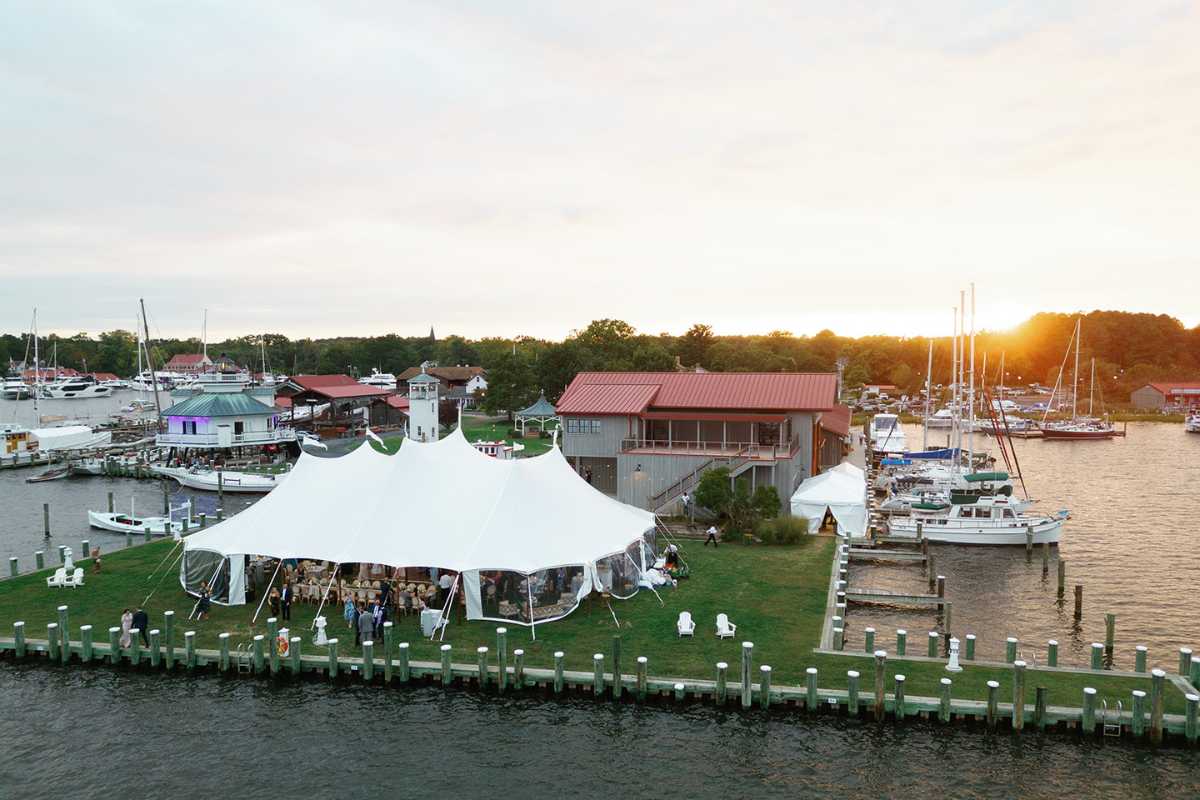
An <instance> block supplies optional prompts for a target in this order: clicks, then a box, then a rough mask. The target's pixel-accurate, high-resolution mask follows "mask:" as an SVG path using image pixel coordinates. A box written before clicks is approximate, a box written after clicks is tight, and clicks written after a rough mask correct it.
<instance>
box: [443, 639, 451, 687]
mask: <svg viewBox="0 0 1200 800" xmlns="http://www.w3.org/2000/svg"><path fill="white" fill-rule="evenodd" d="M452 677H453V676H452V675H451V667H450V645H448V644H444V645H442V686H449V685H450V679H451V678H452Z"/></svg>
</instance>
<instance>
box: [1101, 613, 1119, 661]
mask: <svg viewBox="0 0 1200 800" xmlns="http://www.w3.org/2000/svg"><path fill="white" fill-rule="evenodd" d="M1116 634H1117V615H1116V614H1106V615H1105V616H1104V649H1105V651H1106V652H1107V653H1108V655H1109V656H1110V657H1111V656H1112V651H1113V642H1114V640H1115V639H1116Z"/></svg>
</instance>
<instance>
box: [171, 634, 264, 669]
mask: <svg viewBox="0 0 1200 800" xmlns="http://www.w3.org/2000/svg"><path fill="white" fill-rule="evenodd" d="M271 649H272V650H274V649H275V648H271ZM183 652H184V658H186V659H187V661H186V664H187V671H188V672H192V671H193V670H195V669H196V632H195V631H184V632H183Z"/></svg>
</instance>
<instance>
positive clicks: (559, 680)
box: [554, 650, 564, 694]
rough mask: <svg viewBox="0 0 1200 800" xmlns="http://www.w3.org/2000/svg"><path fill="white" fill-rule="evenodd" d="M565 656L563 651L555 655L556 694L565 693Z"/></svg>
mask: <svg viewBox="0 0 1200 800" xmlns="http://www.w3.org/2000/svg"><path fill="white" fill-rule="evenodd" d="M563 656H564V653H563V651H562V650H559V651H557V652H556V653H555V654H554V693H555V694H562V691H563Z"/></svg>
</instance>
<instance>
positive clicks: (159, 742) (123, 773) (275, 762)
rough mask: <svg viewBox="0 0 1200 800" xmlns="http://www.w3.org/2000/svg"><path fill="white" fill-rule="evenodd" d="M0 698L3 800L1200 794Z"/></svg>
mask: <svg viewBox="0 0 1200 800" xmlns="http://www.w3.org/2000/svg"><path fill="white" fill-rule="evenodd" d="M0 702H2V703H3V704H4V707H5V709H6V710H5V713H4V714H3V715H2V716H0V741H3V742H4V748H3V749H2V750H0V787H2V788H0V795H4V796H9V797H16V796H47V795H53V794H60V793H59V792H58V791H51V789H50V787H52V786H61V785H62V781H63V780H64V777H65V776H73V777H71V778H70V780H71V787H70V791H69V795H70V796H78V797H117V796H126V797H135V796H159V797H167V796H171V795H172V794H176V793H182V794H183V795H184V796H189V797H191V796H200V794H201V792H203V793H204V794H205V795H208V794H210V793H211V795H212V796H215V797H223V796H226V795H228V796H232V797H251V798H253V797H266V798H277V797H312V796H317V795H318V794H325V793H326V792H327V791H329V790H330V789H332V788H335V787H336V788H337V789H339V790H340V791H342V792H343V793H346V794H348V796H354V797H364V796H372V795H374V794H375V793H383V792H387V793H389V794H390V795H397V796H401V797H406V796H418V797H477V796H481V795H485V794H486V796H489V797H501V798H503V797H532V798H541V797H562V796H579V797H612V796H622V797H651V796H670V797H750V796H754V797H789V798H794V797H834V796H836V797H844V798H880V797H928V796H931V795H934V794H943V795H945V794H948V795H949V796H951V797H956V798H958V797H963V798H970V797H988V798H995V797H1021V798H1031V797H1047V798H1049V797H1054V798H1062V797H1073V796H1074V797H1078V796H1083V795H1085V794H1086V795H1087V796H1089V797H1130V798H1169V797H1184V796H1191V794H1192V793H1194V791H1195V786H1196V785H1197V780H1198V778H1200V762H1198V761H1197V758H1196V755H1195V752H1194V751H1184V750H1162V751H1159V750H1152V749H1148V748H1143V747H1139V746H1134V745H1131V744H1128V743H1117V742H1111V741H1109V742H1097V743H1095V744H1087V745H1080V744H1078V743H1077V742H1076V741H1075V740H1074V739H1073V738H1070V737H1068V736H1067V735H1063V734H1052V735H1038V734H1036V733H1032V732H1029V733H1025V734H1021V735H1013V734H1012V733H1011V732H1007V733H995V734H989V733H986V732H984V731H982V730H979V729H973V728H972V729H953V728H951V729H946V728H942V727H940V726H937V725H935V724H929V723H923V722H919V721H918V722H911V723H906V724H905V725H904V726H895V725H892V724H890V723H889V724H885V725H882V726H878V725H875V724H873V723H870V722H866V721H860V720H844V719H836V718H832V717H817V718H808V717H805V716H802V715H796V714H790V713H784V712H777V711H774V712H771V713H769V714H767V713H763V712H761V711H759V710H755V711H753V712H751V713H747V714H741V713H736V712H722V711H718V710H716V709H713V708H706V707H701V706H687V707H685V708H682V709H676V708H675V707H674V706H670V705H654V706H639V705H636V704H634V703H613V702H611V701H600V702H593V701H590V700H578V699H576V700H566V701H558V700H554V699H551V698H548V697H546V696H544V695H538V696H536V697H534V696H532V695H525V696H522V697H520V698H513V697H505V698H498V697H495V696H488V697H481V696H479V695H476V694H472V693H468V692H465V691H448V692H443V691H442V690H441V689H440V688H436V689H435V688H411V689H382V688H378V687H363V686H361V685H345V686H336V687H332V686H329V685H327V684H323V683H305V684H300V685H286V686H280V687H274V686H271V685H269V684H267V683H265V682H260V681H252V680H247V679H240V680H239V679H237V678H218V677H212V676H205V677H199V678H195V679H189V678H187V677H184V676H174V677H172V678H169V679H167V678H164V677H163V676H146V675H135V674H130V673H128V672H125V671H119V672H114V671H110V670H108V669H106V668H103V667H97V668H93V669H86V670H85V669H78V668H66V669H64V668H51V667H41V666H36V667H29V666H13V665H11V664H7V663H5V664H0ZM1084 787H1086V789H1085V788H1084ZM61 794H63V795H66V794H68V793H67V792H63V793H61Z"/></svg>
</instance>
